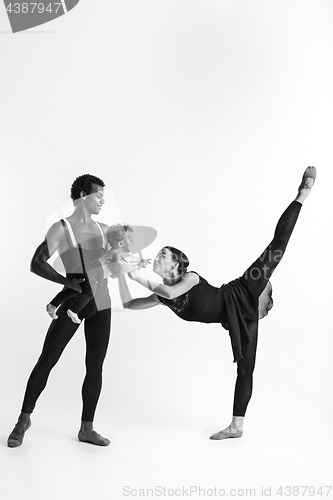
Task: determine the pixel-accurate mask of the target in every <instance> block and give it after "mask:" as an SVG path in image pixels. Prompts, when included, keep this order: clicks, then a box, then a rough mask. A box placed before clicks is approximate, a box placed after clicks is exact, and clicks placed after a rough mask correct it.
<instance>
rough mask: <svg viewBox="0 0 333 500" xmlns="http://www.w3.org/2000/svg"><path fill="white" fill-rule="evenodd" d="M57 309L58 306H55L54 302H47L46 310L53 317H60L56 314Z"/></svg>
mask: <svg viewBox="0 0 333 500" xmlns="http://www.w3.org/2000/svg"><path fill="white" fill-rule="evenodd" d="M56 310H57V308H56V307H55V306H53V305H52V304H47V306H46V312H47V314H48V315H49V316H51V318H52V319H57V318H58V316H57V315H56Z"/></svg>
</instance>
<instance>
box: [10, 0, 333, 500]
mask: <svg viewBox="0 0 333 500" xmlns="http://www.w3.org/2000/svg"><path fill="white" fill-rule="evenodd" d="M332 28H333V3H332V2H331V1H324V0H279V1H277V0H274V1H273V0H261V1H259V0H252V1H251V0H239V1H237V0H232V1H231V0H229V1H227V0H205V1H198V0H187V1H186V0H177V1H176V0H168V1H164V0H161V1H160V0H122V1H113V0H112V1H111V0H99V1H98V2H89V1H87V0H81V1H80V3H79V4H78V5H77V7H75V9H73V10H72V11H71V12H69V13H68V14H66V15H65V16H63V17H61V18H59V19H57V20H55V21H53V22H52V23H50V24H48V25H47V26H46V25H45V26H41V27H39V28H36V29H33V30H30V31H27V32H22V33H18V34H16V35H12V34H11V33H10V32H9V23H8V20H7V18H6V12H5V10H4V9H2V8H0V43H1V83H0V89H1V93H0V106H1V122H0V131H1V139H2V141H1V150H0V155H1V166H2V200H3V201H2V204H3V215H4V217H3V223H2V224H3V225H2V249H1V262H2V310H1V319H0V322H1V332H2V334H1V338H0V343H1V363H0V381H1V382H0V391H1V401H2V404H1V407H2V411H1V413H0V415H1V419H0V424H1V431H0V436H1V443H2V446H1V447H0V449H1V452H0V460H1V472H2V474H3V475H4V476H3V480H2V481H1V487H0V489H1V488H3V489H4V494H3V495H2V496H1V497H2V498H4V499H6V500H7V499H9V500H12V499H18V498H22V497H24V498H35V499H38V500H39V499H45V498H47V499H51V500H53V499H59V498H63V499H66V500H67V499H75V500H76V499H79V498H80V499H84V500H85V499H86V498H92V497H94V498H116V499H118V498H119V499H120V498H125V496H124V495H123V487H124V486H126V485H127V486H130V487H131V488H154V487H155V486H157V485H161V486H165V487H166V488H169V489H172V488H178V487H182V486H189V485H197V486H201V487H202V488H207V489H208V488H214V487H217V488H226V489H227V488H236V489H237V488H244V489H245V488H255V489H256V492H257V496H260V494H261V487H262V486H265V487H269V486H270V485H271V486H272V495H271V497H273V498H281V497H279V496H278V495H277V493H276V490H277V487H278V486H288V485H289V486H293V485H295V486H297V485H299V486H300V485H308V486H311V485H312V486H315V487H320V486H321V485H322V486H325V485H329V484H330V478H331V475H330V471H331V466H329V464H330V463H331V453H330V450H331V449H332V431H331V424H332V422H331V414H332V391H331V380H332V362H331V353H332V348H333V343H332V327H331V322H330V319H331V318H330V313H331V307H332V306H331V300H330V299H331V298H332V292H331V283H332V271H331V265H330V264H331V253H332V252H331V242H332V237H331V231H332V203H331V190H332V185H333V183H332V181H333V179H332V177H333V176H332V160H333V155H332V133H333V118H332V116H333V99H332V88H333V69H332V59H333V29H332ZM308 165H315V166H317V168H318V180H317V182H316V185H315V187H314V190H313V192H312V193H311V196H310V197H309V199H308V200H306V202H305V204H304V207H303V208H302V211H301V214H300V218H299V221H298V223H297V226H296V228H295V231H294V234H293V235H292V238H291V240H290V244H289V247H288V249H287V252H286V255H285V257H284V259H283V261H282V263H281V265H280V266H279V268H278V269H277V270H276V273H275V274H274V276H273V279H272V283H273V289H274V300H275V306H274V308H273V310H272V311H271V313H270V314H269V316H268V317H267V318H265V319H263V320H262V321H261V322H260V339H259V346H258V355H257V367H256V370H255V385H254V395H253V398H252V400H251V402H250V405H249V408H248V413H247V418H246V424H245V432H244V436H243V438H242V439H241V440H234V441H232V440H230V441H227V442H212V441H210V440H209V439H208V437H209V435H210V434H211V433H213V432H216V431H217V430H219V429H221V428H223V427H225V426H226V425H228V424H229V420H230V417H231V411H232V396H233V386H234V381H235V370H236V367H235V365H234V364H233V363H232V353H231V347H230V342H229V337H228V332H226V331H225V330H223V329H222V327H221V326H220V325H209V326H207V325H204V324H194V323H193V324H190V323H186V322H182V321H181V320H179V319H178V318H177V317H176V316H174V315H172V314H171V313H170V311H167V310H166V308H162V307H159V308H155V309H152V310H147V311H140V312H134V311H120V310H119V308H118V309H117V308H116V309H117V310H115V311H114V315H113V324H112V335H111V343H110V347H109V352H108V356H107V358H106V361H105V365H104V382H103V383H104V386H103V390H102V394H101V398H100V402H99V405H98V408H97V413H96V429H97V430H98V431H99V432H101V433H102V434H104V435H107V436H108V437H110V439H111V441H112V443H111V446H109V447H108V448H105V449H100V448H94V447H91V446H84V445H82V444H81V443H77V442H76V441H75V436H76V432H77V430H78V426H79V420H80V411H81V396H80V386H81V382H82V379H83V376H84V340H83V331H82V328H80V329H79V330H78V332H77V334H76V336H75V337H74V339H73V340H72V341H71V343H70V344H69V345H68V347H67V348H66V350H65V352H64V354H63V357H62V358H61V360H60V361H59V364H58V365H57V366H56V368H55V369H54V371H53V372H52V374H51V376H50V379H49V382H48V387H47V389H46V391H45V392H44V393H43V395H42V396H41V398H40V400H39V402H38V406H37V409H36V411H35V413H34V415H33V426H32V428H31V429H30V430H29V433H28V434H27V436H26V438H25V443H24V446H22V447H21V448H20V449H17V450H10V449H8V448H6V446H5V444H6V439H7V435H8V434H9V432H10V431H11V429H12V427H13V425H14V423H15V419H16V417H17V415H18V413H19V411H20V405H21V402H22V398H23V393H24V390H25V385H26V381H27V378H28V376H29V374H30V371H31V369H32V367H33V366H34V364H35V362H36V360H37V358H38V355H39V353H40V350H41V348H42V343H43V339H44V336H45V333H46V330H47V328H48V325H49V317H48V316H47V315H46V312H45V304H46V303H47V302H48V301H49V300H50V299H51V297H53V295H54V294H55V293H56V292H57V291H58V290H59V287H58V285H56V284H54V283H51V282H48V281H46V280H43V279H40V278H38V277H37V276H35V275H33V274H32V273H30V272H29V265H30V260H31V257H32V255H33V252H34V250H35V248H36V247H37V246H38V244H39V243H40V242H41V241H42V239H43V237H44V233H45V229H46V226H47V221H48V220H49V218H50V217H51V216H52V214H53V213H54V212H55V211H58V210H59V209H60V208H61V207H63V206H64V205H66V203H68V201H69V189H70V185H71V183H72V182H73V180H74V179H75V177H77V176H78V175H81V174H83V173H87V172H89V173H91V174H93V175H97V176H98V177H101V178H102V179H103V180H104V182H105V183H106V188H107V197H106V201H107V202H108V200H109V208H108V205H107V204H106V206H105V208H104V209H103V211H102V212H101V214H100V216H99V220H101V221H103V222H105V223H107V224H112V223H114V222H118V221H119V218H121V219H122V220H124V221H126V222H129V223H132V224H137V225H148V226H152V227H154V228H156V229H157V230H158V240H157V241H156V242H155V244H154V245H152V247H151V248H150V249H148V250H149V251H148V250H147V251H146V252H145V253H144V256H145V257H154V255H155V253H156V250H157V249H158V248H157V246H158V245H159V244H160V245H164V244H171V245H173V246H176V247H178V248H181V249H182V250H183V251H184V252H185V253H186V254H188V255H189V257H190V261H191V269H193V270H196V271H197V272H199V273H200V274H201V275H203V276H204V277H205V278H206V279H207V280H208V281H209V282H210V283H211V284H213V285H216V286H220V285H221V284H222V283H225V282H227V281H229V280H231V279H234V278H236V277H238V276H240V275H241V274H242V273H243V271H244V270H245V269H246V267H248V265H249V264H251V263H252V262H253V261H254V260H255V258H256V257H258V255H259V254H260V253H261V251H262V250H263V249H264V248H265V246H266V245H267V244H268V242H269V241H270V239H271V238H272V235H273V231H274V228H275V225H276V222H277V220H278V218H279V216H280V215H281V213H282V212H283V210H284V209H285V208H286V207H287V205H288V204H289V203H290V202H291V201H292V200H293V199H294V197H295V196H296V194H297V187H298V185H299V183H300V180H301V176H302V173H303V170H304V169H305V168H306V167H307V166H308ZM157 244H158V245H157ZM134 285H135V284H134ZM132 289H133V294H134V295H139V294H145V291H144V289H141V288H139V287H138V286H137V285H136V286H132ZM115 300H117V298H115ZM13 485H15V487H14V486H13ZM331 495H332V492H331ZM240 496H241V494H240ZM192 498H199V496H195V495H194V494H193V495H192ZM305 498H306V497H305Z"/></svg>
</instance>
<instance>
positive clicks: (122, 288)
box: [118, 274, 161, 310]
mask: <svg viewBox="0 0 333 500" xmlns="http://www.w3.org/2000/svg"><path fill="white" fill-rule="evenodd" d="M118 285H119V293H120V298H121V301H122V304H123V308H124V309H136V310H138V309H149V308H150V307H155V306H158V305H160V304H161V302H160V301H159V300H158V298H157V295H156V294H155V293H153V294H152V295H149V296H148V297H139V298H138V299H132V296H131V293H130V291H129V289H128V286H127V283H126V278H125V275H124V274H121V275H120V276H119V278H118Z"/></svg>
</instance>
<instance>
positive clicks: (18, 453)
mask: <svg viewBox="0 0 333 500" xmlns="http://www.w3.org/2000/svg"><path fill="white" fill-rule="evenodd" d="M47 413H48V412H45V411H44V412H42V413H41V412H38V413H37V412H36V415H35V416H34V418H33V425H32V427H31V429H30V430H29V431H28V433H27V434H26V436H25V441H24V444H23V446H22V447H20V448H17V449H9V448H7V447H6V445H5V443H6V438H7V434H8V432H7V431H10V430H11V427H12V422H11V421H9V419H8V417H7V416H6V419H4V415H2V419H1V435H0V439H1V448H0V457H1V458H0V460H1V476H2V480H1V486H0V493H1V495H0V497H1V499H3V500H19V499H23V498H28V499H30V498H34V499H36V500H44V499H47V500H58V499H60V498H61V499H63V500H67V499H68V500H76V499H80V500H86V499H92V498H110V499H111V498H112V499H121V498H126V497H128V496H130V498H133V497H134V496H142V497H144V496H146V497H148V498H149V495H150V498H152V491H150V492H149V491H147V490H148V489H155V488H156V490H155V495H156V496H155V498H157V497H158V496H162V497H163V496H166V497H168V490H170V491H169V496H180V495H179V494H180V492H181V493H182V496H183V497H187V495H188V496H189V497H190V498H202V497H204V496H205V495H204V492H205V494H206V496H213V497H214V496H217V497H218V491H219V490H222V489H224V490H225V495H227V494H228V495H229V496H231V495H233V494H234V493H233V492H231V489H236V490H241V491H238V497H242V496H244V497H245V496H252V497H254V491H253V490H255V496H256V497H260V496H263V494H262V488H263V487H264V488H265V490H267V489H268V488H270V487H271V498H283V497H281V496H280V495H278V488H279V487H280V486H283V487H284V488H285V487H288V486H303V487H304V486H313V487H316V489H318V488H319V487H320V486H328V485H329V484H330V482H331V484H332V473H331V470H332V468H331V451H329V450H332V444H333V443H332V432H331V431H329V432H328V430H327V428H326V426H325V425H320V424H315V423H314V422H311V421H310V420H311V419H307V416H306V415H303V417H304V418H302V419H300V420H299V421H298V422H297V421H296V420H295V421H293V419H292V418H291V419H290V421H288V419H287V418H285V416H284V417H282V418H281V421H280V422H279V420H278V419H275V420H274V421H273V422H271V425H267V426H266V427H265V426H262V425H260V422H259V420H258V419H255V418H254V416H252V417H251V418H249V419H248V421H247V426H246V432H245V433H244V435H243V437H242V438H241V439H234V440H229V441H223V442H222V441H220V442H216V441H211V440H209V439H208V437H209V435H210V434H211V433H212V432H214V431H217V430H219V428H220V427H221V425H220V423H219V422H218V421H217V420H216V418H215V419H214V418H213V419H209V418H206V421H204V420H202V418H195V417H193V418H191V416H190V415H188V421H185V420H184V419H179V420H177V410H176V409H175V411H174V418H173V419H169V420H168V419H163V418H159V419H157V418H156V415H153V417H152V419H151V420H150V421H149V420H147V421H146V422H145V423H143V422H141V421H140V420H139V421H138V420H137V419H136V415H135V413H133V414H131V415H128V417H127V420H126V421H123V422H119V421H117V420H113V421H112V420H109V421H106V420H105V419H103V418H101V417H99V418H98V419H97V424H96V430H98V431H99V432H100V433H103V434H104V435H107V436H108V437H109V438H110V439H111V445H110V446H109V447H106V448H100V447H95V446H92V445H89V444H84V443H80V442H78V441H77V439H76V432H77V426H76V425H75V421H74V419H73V415H69V414H67V415H61V416H59V418H58V420H52V419H50V416H49V415H47ZM200 413H201V415H202V413H204V412H199V414H200ZM207 417H208V416H207ZM191 487H192V489H190V488H191ZM163 488H165V490H163ZM182 488H185V491H184V492H183V491H182ZM195 488H197V490H195ZM199 488H201V489H202V490H201V492H200V493H201V495H199ZM214 488H216V490H214ZM246 489H248V490H250V489H251V490H252V493H251V492H247V495H246V493H245V490H246ZM139 490H142V491H139ZM285 491H286V492H287V490H285ZM300 491H304V488H303V489H302V490H300ZM308 491H310V490H308ZM311 491H312V490H311ZM323 491H324V492H325V495H324V496H323V497H321V498H326V493H327V492H328V490H327V489H324V490H323ZM130 492H131V495H130ZM163 492H164V495H162V493H163ZM186 492H187V495H186ZM268 492H269V491H268V490H267V491H266V495H265V496H267V493H268ZM220 493H221V491H220ZM220 496H222V495H220ZM330 497H332V491H331V492H330ZM303 498H311V496H310V495H309V496H307V495H305V496H303ZM312 498H313V497H312Z"/></svg>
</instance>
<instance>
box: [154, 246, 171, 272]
mask: <svg viewBox="0 0 333 500" xmlns="http://www.w3.org/2000/svg"><path fill="white" fill-rule="evenodd" d="M173 266H174V261H173V260H172V252H170V250H169V249H168V248H162V249H161V250H160V251H159V252H158V254H157V255H156V257H155V259H154V266H153V271H154V273H156V274H158V275H159V276H161V278H164V277H165V275H166V273H167V272H170V271H171V270H172V267H173Z"/></svg>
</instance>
